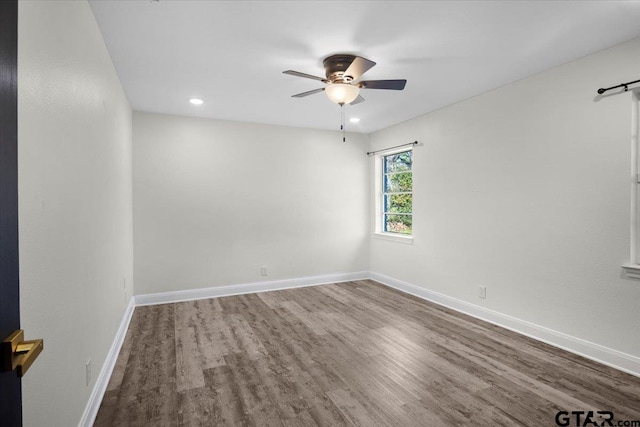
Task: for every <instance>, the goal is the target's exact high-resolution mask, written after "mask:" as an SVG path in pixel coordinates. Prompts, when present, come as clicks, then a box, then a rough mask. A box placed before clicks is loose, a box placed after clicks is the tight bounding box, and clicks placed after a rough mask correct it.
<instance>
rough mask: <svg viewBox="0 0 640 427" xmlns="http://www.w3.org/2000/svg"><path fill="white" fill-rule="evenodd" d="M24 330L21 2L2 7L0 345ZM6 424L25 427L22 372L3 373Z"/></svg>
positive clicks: (0, 397)
mask: <svg viewBox="0 0 640 427" xmlns="http://www.w3.org/2000/svg"><path fill="white" fill-rule="evenodd" d="M19 328H20V284H19V266H18V0H2V1H0V341H2V340H4V339H5V338H6V337H7V336H9V335H10V334H11V333H12V332H13V331H15V330H16V329H19ZM0 424H1V425H3V426H7V427H9V426H11V427H14V426H21V425H22V389H21V383H20V379H19V378H18V376H17V375H16V372H0Z"/></svg>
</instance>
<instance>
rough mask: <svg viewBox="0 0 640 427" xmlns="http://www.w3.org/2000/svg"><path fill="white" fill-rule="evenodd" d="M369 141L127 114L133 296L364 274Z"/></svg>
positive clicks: (277, 128)
mask: <svg viewBox="0 0 640 427" xmlns="http://www.w3.org/2000/svg"><path fill="white" fill-rule="evenodd" d="M366 140H367V139H366V136H365V135H356V134H353V135H348V142H346V143H344V142H342V135H341V134H340V133H339V132H330V131H318V130H310V129H301V128H290V127H281V126H269V125H257V124H247V123H235V122H228V121H219V120H207V119H195V118H186V117H178V116H167V115H159V114H147V113H137V112H136V113H134V115H133V146H134V149H133V159H134V168H133V169H134V230H135V231H134V240H135V256H134V259H135V282H136V295H139V294H148V293H156V292H166V291H178V290H188V289H195V288H204V287H213V286H222V285H231V284H242V283H251V282H259V281H265V280H277V279H288V278H302V277H308V276H318V275H325V274H333V273H351V272H358V271H367V270H368V269H369V251H368V249H369V246H368V229H369V227H368V215H367V207H368V176H367V156H366V154H365V153H366ZM262 266H267V267H268V276H266V277H265V276H261V271H260V268H261V267H262Z"/></svg>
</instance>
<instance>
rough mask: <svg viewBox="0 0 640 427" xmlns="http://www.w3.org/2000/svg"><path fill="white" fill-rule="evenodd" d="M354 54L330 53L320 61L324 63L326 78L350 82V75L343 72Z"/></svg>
mask: <svg viewBox="0 0 640 427" xmlns="http://www.w3.org/2000/svg"><path fill="white" fill-rule="evenodd" d="M355 58H356V57H355V55H345V54H339V55H331V56H329V57H327V58H325V60H324V61H323V62H322V63H323V64H324V71H325V75H326V76H327V80H329V81H330V82H332V83H351V82H352V81H353V77H352V76H345V75H344V72H345V71H347V68H349V65H351V63H352V62H353V60H354V59H355Z"/></svg>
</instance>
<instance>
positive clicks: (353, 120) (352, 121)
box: [349, 117, 360, 123]
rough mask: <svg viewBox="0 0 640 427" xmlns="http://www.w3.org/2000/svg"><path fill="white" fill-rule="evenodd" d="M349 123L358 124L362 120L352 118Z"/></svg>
mask: <svg viewBox="0 0 640 427" xmlns="http://www.w3.org/2000/svg"><path fill="white" fill-rule="evenodd" d="M349 121H350V122H351V123H358V122H359V121H360V119H359V118H357V117H351V118H350V119H349Z"/></svg>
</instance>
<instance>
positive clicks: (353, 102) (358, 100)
mask: <svg viewBox="0 0 640 427" xmlns="http://www.w3.org/2000/svg"><path fill="white" fill-rule="evenodd" d="M361 102H364V98H363V97H362V95H358V97H357V98H356V99H354V100H353V101H351V102H350V103H349V105H356V104H360V103H361Z"/></svg>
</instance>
